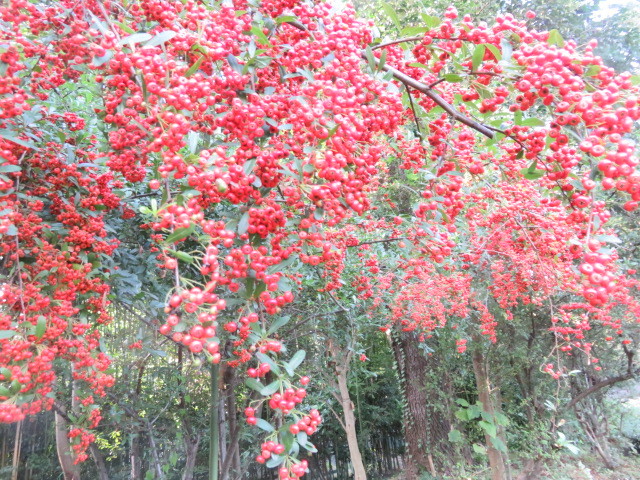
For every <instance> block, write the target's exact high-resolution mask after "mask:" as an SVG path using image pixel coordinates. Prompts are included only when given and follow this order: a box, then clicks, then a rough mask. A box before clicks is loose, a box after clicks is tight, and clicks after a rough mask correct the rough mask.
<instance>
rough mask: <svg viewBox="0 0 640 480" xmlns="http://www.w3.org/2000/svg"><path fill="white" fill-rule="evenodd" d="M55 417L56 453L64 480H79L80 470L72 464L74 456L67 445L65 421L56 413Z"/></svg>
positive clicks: (68, 444)
mask: <svg viewBox="0 0 640 480" xmlns="http://www.w3.org/2000/svg"><path fill="white" fill-rule="evenodd" d="M54 415H55V429H56V451H57V453H58V460H59V462H60V467H61V468H62V475H63V477H64V480H80V468H79V467H78V465H76V464H75V463H74V461H75V454H74V453H73V449H72V448H71V444H70V443H69V436H68V433H69V431H68V430H69V429H68V428H67V421H66V420H65V419H64V418H62V415H60V414H59V413H58V412H54Z"/></svg>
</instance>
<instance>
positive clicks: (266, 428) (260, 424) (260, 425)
mask: <svg viewBox="0 0 640 480" xmlns="http://www.w3.org/2000/svg"><path fill="white" fill-rule="evenodd" d="M256 426H257V427H258V428H261V429H262V430H264V431H265V432H274V431H275V428H273V425H271V424H270V423H269V422H267V421H266V420H265V419H263V418H259V419H258V423H256Z"/></svg>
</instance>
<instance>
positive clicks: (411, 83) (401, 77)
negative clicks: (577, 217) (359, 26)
mask: <svg viewBox="0 0 640 480" xmlns="http://www.w3.org/2000/svg"><path fill="white" fill-rule="evenodd" d="M287 23H288V24H289V25H291V26H293V27H295V28H297V29H299V30H302V31H305V32H306V31H308V30H307V28H306V27H305V26H304V25H303V24H302V23H300V22H297V21H292V22H287ZM401 41H409V40H408V39H401ZM398 43H400V42H398ZM378 48H380V45H379V46H378ZM360 56H361V58H362V59H363V60H368V58H367V55H366V53H365V52H364V51H363V52H362V53H361V55H360ZM373 62H374V64H375V66H378V65H379V64H380V63H379V60H378V59H377V58H375V57H374V58H373ZM382 70H384V71H386V72H390V73H391V74H392V75H393V78H395V79H396V80H398V81H399V82H402V83H403V84H404V85H405V86H406V87H407V88H408V87H411V88H413V89H415V90H418V91H419V92H421V93H424V94H425V95H426V96H427V97H429V98H430V99H431V100H433V101H434V103H435V104H436V105H439V106H440V107H442V109H443V110H444V111H445V112H447V113H448V114H449V115H450V116H451V117H452V118H453V119H454V120H457V121H458V122H460V123H462V124H464V125H466V126H468V127H470V128H472V129H474V130H477V131H478V132H480V133H481V134H483V135H484V136H486V137H488V138H493V131H492V130H491V129H490V128H489V127H487V126H486V125H483V124H481V123H478V122H476V121H475V120H473V119H471V118H469V117H467V116H465V115H463V114H462V113H460V112H459V111H458V110H456V109H455V107H454V106H453V105H451V104H450V103H449V102H447V101H446V100H445V99H444V98H442V97H441V96H440V95H439V94H437V93H436V92H434V91H433V90H432V89H430V88H429V86H428V85H426V84H424V83H422V82H421V81H419V80H416V79H415V78H412V77H410V76H409V75H407V74H406V73H403V72H401V71H400V70H398V69H397V68H394V67H392V66H390V65H387V64H385V65H383V66H382Z"/></svg>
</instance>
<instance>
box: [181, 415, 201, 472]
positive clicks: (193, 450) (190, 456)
mask: <svg viewBox="0 0 640 480" xmlns="http://www.w3.org/2000/svg"><path fill="white" fill-rule="evenodd" d="M199 445H200V435H195V438H194V437H193V435H192V432H191V428H190V427H188V428H185V435H184V447H185V455H186V457H187V458H186V460H185V464H184V470H183V471H182V480H193V472H194V470H195V468H196V459H197V457H198V446H199Z"/></svg>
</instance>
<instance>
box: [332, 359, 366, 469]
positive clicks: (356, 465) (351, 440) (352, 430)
mask: <svg viewBox="0 0 640 480" xmlns="http://www.w3.org/2000/svg"><path fill="white" fill-rule="evenodd" d="M337 380H338V391H339V392H340V404H341V405H342V411H343V414H344V427H345V432H346V434H347V444H348V445H349V454H350V455H351V465H352V466H353V472H354V477H353V478H354V480H366V478H367V472H366V470H365V468H364V463H363V461H362V454H361V453H360V447H359V446H358V436H357V434H356V417H355V415H354V408H353V402H352V401H351V397H350V396H349V388H348V385H347V369H346V368H339V369H338V378H337Z"/></svg>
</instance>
